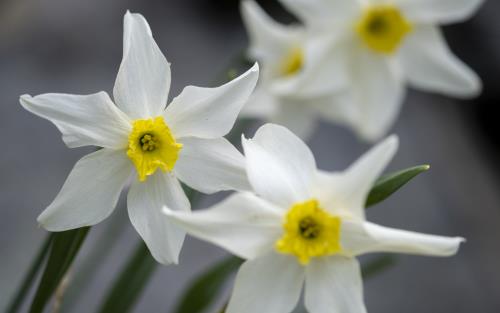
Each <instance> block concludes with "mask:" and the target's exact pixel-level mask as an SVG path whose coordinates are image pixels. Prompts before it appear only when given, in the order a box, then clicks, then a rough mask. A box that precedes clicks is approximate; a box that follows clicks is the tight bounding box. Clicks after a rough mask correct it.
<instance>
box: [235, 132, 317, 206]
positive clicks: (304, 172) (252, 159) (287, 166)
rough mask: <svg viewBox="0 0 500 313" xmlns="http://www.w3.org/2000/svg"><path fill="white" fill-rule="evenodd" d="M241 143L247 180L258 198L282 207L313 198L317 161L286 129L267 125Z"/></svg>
mask: <svg viewBox="0 0 500 313" xmlns="http://www.w3.org/2000/svg"><path fill="white" fill-rule="evenodd" d="M242 143H243V148H244V150H245V157H246V160H247V175H248V179H249V181H250V184H251V185H252V187H253V189H254V190H255V192H256V193H257V194H258V195H260V196H262V197H263V198H265V199H267V200H269V201H271V202H273V203H276V204H278V205H280V206H282V207H283V208H288V207H289V206H290V205H292V204H293V203H296V202H300V201H305V200H308V199H309V198H310V192H309V191H310V190H309V189H310V187H311V183H312V182H313V178H314V175H315V171H316V162H315V160H314V156H313V154H312V152H311V150H309V148H308V147H307V146H306V144H305V143H304V142H303V141H302V140H300V138H298V137H297V136H295V135H294V134H293V133H292V132H290V131H289V130H288V129H286V128H285V127H282V126H279V125H275V124H266V125H264V126H262V127H260V128H259V129H258V130H257V132H256V133H255V136H254V138H253V139H245V138H243V139H242Z"/></svg>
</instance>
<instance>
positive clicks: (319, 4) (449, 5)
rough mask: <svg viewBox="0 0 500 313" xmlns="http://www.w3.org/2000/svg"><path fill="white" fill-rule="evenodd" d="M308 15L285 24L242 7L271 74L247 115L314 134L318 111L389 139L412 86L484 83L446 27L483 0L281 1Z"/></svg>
mask: <svg viewBox="0 0 500 313" xmlns="http://www.w3.org/2000/svg"><path fill="white" fill-rule="evenodd" d="M280 2H281V3H282V4H283V5H284V6H285V7H286V8H288V9H289V10H290V12H292V13H294V14H295V15H296V16H297V17H298V18H299V19H300V21H301V22H302V23H301V24H300V25H282V24H278V23H277V22H275V21H273V20H272V19H271V18H270V17H269V16H267V15H266V14H265V12H264V11H263V10H262V9H261V8H260V7H259V6H258V5H257V4H256V3H255V2H254V1H253V0H244V1H243V4H242V7H241V10H242V14H243V17H244V21H245V25H246V28H247V30H248V33H249V37H250V41H251V47H250V50H249V54H250V57H252V58H255V59H258V60H259V62H261V64H262V68H263V69H262V72H263V75H262V79H261V81H260V84H259V86H258V88H257V91H256V92H255V94H254V95H253V96H252V98H251V100H250V102H249V104H248V105H247V107H246V108H245V109H244V111H243V113H244V114H246V115H248V116H253V117H259V118H263V119H265V120H269V121H272V122H275V123H280V124H283V125H285V126H287V127H289V128H290V129H292V130H294V131H295V132H296V133H297V134H298V135H300V136H301V137H302V138H307V137H309V136H310V135H311V132H312V131H313V127H314V125H315V121H314V120H315V119H316V118H317V117H318V116H321V117H323V118H326V119H328V120H331V121H334V122H337V123H340V124H343V125H346V126H348V127H350V128H352V129H353V130H354V131H355V132H356V133H357V134H358V135H359V136H360V137H361V138H363V139H365V140H369V141H374V140H378V139H380V138H381V137H382V136H384V135H385V134H386V133H387V131H388V129H389V128H390V127H391V126H392V124H393V123H394V121H395V119H396V117H397V116H398V114H399V110H400V107H401V104H402V102H403V100H404V95H405V88H406V85H410V86H412V87H415V88H418V89H420V90H425V91H431V92H438V93H442V94H447V95H452V96H455V97H460V98H464V97H471V96H475V95H477V94H478V93H479V92H480V90H481V82H480V80H479V78H478V77H477V75H476V74H475V73H474V72H473V71H472V70H470V69H469V68H468V67H467V66H466V65H465V64H463V63H462V62H461V61H460V60H459V59H457V58H456V57H455V56H454V55H453V54H452V53H451V52H450V50H449V48H448V46H447V45H446V42H445V41H444V39H443V36H442V34H441V32H440V30H439V28H438V26H437V25H439V24H449V23H452V22H458V21H462V20H465V19H467V18H469V17H470V16H471V15H472V14H473V13H474V12H475V11H476V10H477V8H478V7H479V6H480V4H481V3H482V0H465V1H461V0H280Z"/></svg>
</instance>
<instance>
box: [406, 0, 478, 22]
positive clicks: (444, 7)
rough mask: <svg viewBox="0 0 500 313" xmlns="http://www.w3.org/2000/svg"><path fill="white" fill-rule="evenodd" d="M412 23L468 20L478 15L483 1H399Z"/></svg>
mask: <svg viewBox="0 0 500 313" xmlns="http://www.w3.org/2000/svg"><path fill="white" fill-rule="evenodd" d="M397 2H398V3H397V5H398V6H399V7H400V8H401V10H402V11H403V12H404V14H405V15H406V17H407V18H408V19H409V20H410V21H415V22H419V23H422V24H431V23H440V24H445V23H451V22H460V21H463V20H467V19H469V18H470V17H472V15H474V14H475V13H476V11H477V10H478V9H479V7H480V6H481V4H483V2H484V1H483V0H397Z"/></svg>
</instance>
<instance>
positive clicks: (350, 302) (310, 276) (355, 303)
mask: <svg viewBox="0 0 500 313" xmlns="http://www.w3.org/2000/svg"><path fill="white" fill-rule="evenodd" d="M305 305H306V308H307V310H308V312H310V313H363V312H366V307H365V304H364V301H363V281H362V279H361V270H360V266H359V262H358V261H357V260H356V259H354V258H346V257H341V256H333V257H322V258H316V259H313V260H312V261H311V264H310V265H309V266H307V269H306V287H305Z"/></svg>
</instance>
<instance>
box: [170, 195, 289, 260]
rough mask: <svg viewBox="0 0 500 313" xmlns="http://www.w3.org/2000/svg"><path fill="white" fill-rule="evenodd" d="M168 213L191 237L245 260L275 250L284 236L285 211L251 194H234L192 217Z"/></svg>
mask: <svg viewBox="0 0 500 313" xmlns="http://www.w3.org/2000/svg"><path fill="white" fill-rule="evenodd" d="M164 212H165V214H167V216H170V218H171V219H172V220H174V221H175V222H176V223H178V224H179V225H180V226H182V227H183V228H184V229H186V230H187V232H188V233H189V234H190V235H192V236H195V237H197V238H199V239H202V240H205V241H208V242H211V243H213V244H216V245H218V246H221V247H223V248H224V249H227V250H228V251H230V252H231V253H233V254H235V255H237V256H240V257H242V258H245V259H253V258H256V257H258V256H260V255H262V254H263V253H265V252H267V251H269V250H271V249H273V247H274V244H275V242H276V240H278V238H279V237H280V236H281V233H282V227H281V224H282V212H280V210H279V209H278V208H276V207H274V206H273V205H271V204H270V203H268V202H266V201H264V200H262V199H259V198H257V197H256V196H254V195H252V194H250V193H237V194H233V195H231V196H229V197H228V198H226V199H225V200H223V201H222V202H220V203H218V204H217V205H215V206H213V207H212V208H210V209H207V210H202V211H195V212H193V213H190V214H188V213H183V212H174V211H171V210H165V211H164Z"/></svg>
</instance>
